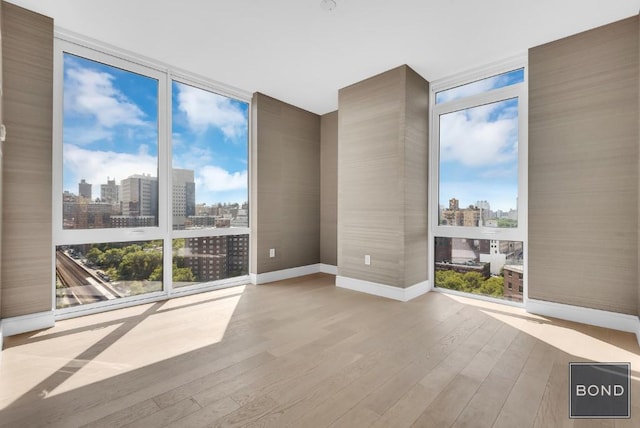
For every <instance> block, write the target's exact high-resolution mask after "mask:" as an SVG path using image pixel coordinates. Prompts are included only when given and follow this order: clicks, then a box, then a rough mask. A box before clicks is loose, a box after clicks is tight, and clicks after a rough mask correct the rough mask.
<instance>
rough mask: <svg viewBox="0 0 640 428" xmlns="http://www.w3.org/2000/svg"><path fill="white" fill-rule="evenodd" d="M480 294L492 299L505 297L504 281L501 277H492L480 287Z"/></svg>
mask: <svg viewBox="0 0 640 428" xmlns="http://www.w3.org/2000/svg"><path fill="white" fill-rule="evenodd" d="M480 292H481V293H482V294H486V295H487V296H492V297H502V296H504V279H503V278H502V277H499V276H492V277H491V278H489V279H487V280H485V281H484V283H483V284H482V286H481V287H480Z"/></svg>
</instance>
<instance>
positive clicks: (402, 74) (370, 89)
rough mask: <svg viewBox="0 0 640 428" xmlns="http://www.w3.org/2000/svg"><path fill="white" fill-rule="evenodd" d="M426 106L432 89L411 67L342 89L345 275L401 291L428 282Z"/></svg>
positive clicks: (341, 255) (341, 251) (341, 252)
mask: <svg viewBox="0 0 640 428" xmlns="http://www.w3.org/2000/svg"><path fill="white" fill-rule="evenodd" d="M427 109H428V84H427V83H426V81H424V80H423V79H421V78H420V77H419V76H418V75H417V74H415V72H413V71H412V70H411V69H410V68H409V67H407V66H401V67H398V68H395V69H393V70H390V71H388V72H385V73H382V74H380V75H377V76H374V77H372V78H370V79H367V80H364V81H362V82H360V83H357V84H354V85H352V86H349V87H347V88H344V89H341V90H340V91H339V115H338V133H339V144H338V177H339V180H338V273H339V274H340V275H341V276H345V277H349V278H354V279H361V280H365V281H371V282H376V283H381V284H385V285H391V286H396V287H401V288H405V287H407V286H410V285H413V284H415V283H417V282H421V281H424V280H425V279H426V276H427V269H426V266H427V259H426V256H427V236H426V233H427V229H426V224H427V223H426V214H427V204H426V197H427V173H428V169H427V134H428V129H427V120H428V118H427V113H428V111H427ZM421 113H422V114H421ZM407 221H410V222H414V223H412V224H407ZM408 251H413V252H414V253H413V254H411V255H409V254H408V253H407V252H408ZM365 255H370V256H371V265H370V266H367V265H365V264H364V256H365Z"/></svg>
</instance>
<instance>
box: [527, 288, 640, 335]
mask: <svg viewBox="0 0 640 428" xmlns="http://www.w3.org/2000/svg"><path fill="white" fill-rule="evenodd" d="M525 309H526V311H527V312H530V313H532V314H537V315H542V316H548V317H553V318H560V319H563V320H567V321H575V322H579V323H582V324H588V325H595V326H597V327H605V328H610V329H613V330H620V331H626V332H628V333H634V334H635V335H636V338H637V339H638V344H639V345H640V319H638V317H637V316H636V315H628V314H620V313H617V312H609V311H603V310H600V309H591V308H583V307H581V306H572V305H565V304H563V303H555V302H547V301H544V300H535V299H527V303H526V305H525Z"/></svg>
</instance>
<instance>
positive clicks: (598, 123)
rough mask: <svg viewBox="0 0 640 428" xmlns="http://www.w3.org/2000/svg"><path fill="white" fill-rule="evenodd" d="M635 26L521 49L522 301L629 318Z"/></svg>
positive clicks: (634, 206)
mask: <svg viewBox="0 0 640 428" xmlns="http://www.w3.org/2000/svg"><path fill="white" fill-rule="evenodd" d="M638 52H639V46H638V18H637V17H634V18H630V19H626V20H624V21H620V22H617V23H613V24H610V25H607V26H605V27H601V28H597V29H594V30H591V31H588V32H585V33H581V34H578V35H575V36H572V37H568V38H565V39H562V40H558V41H556V42H552V43H549V44H546V45H543V46H539V47H536V48H533V49H531V50H530V51H529V272H528V275H529V297H531V298H534V299H541V300H548V301H554V302H560V303H566V304H571V305H578V306H585V307H590V308H596V309H603V310H609V311H614V312H621V313H628V314H636V313H637V304H638V235H637V234H636V233H629V231H631V230H633V231H637V230H638V91H639V88H638V72H639V69H638Z"/></svg>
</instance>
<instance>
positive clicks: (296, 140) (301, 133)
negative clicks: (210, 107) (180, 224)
mask: <svg viewBox="0 0 640 428" xmlns="http://www.w3.org/2000/svg"><path fill="white" fill-rule="evenodd" d="M253 107H254V110H253V115H254V121H255V122H254V124H255V126H254V127H253V136H252V138H253V141H252V143H253V144H252V145H253V147H252V155H253V156H252V164H253V168H252V174H253V175H252V178H253V180H252V184H253V188H252V195H253V204H254V210H253V220H254V221H253V222H252V227H253V230H252V246H253V250H252V251H253V260H252V261H253V263H252V272H254V273H264V272H271V271H276V270H281V269H288V268H293V267H298V266H306V265H310V264H316V263H319V262H320V116H318V115H316V114H313V113H309V112H307V111H305V110H302V109H299V108H297V107H294V106H291V105H289V104H285V103H283V102H281V101H278V100H276V99H273V98H270V97H268V96H266V95H263V94H259V93H258V94H255V95H254V98H253ZM270 248H275V249H276V257H275V258H269V249H270Z"/></svg>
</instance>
